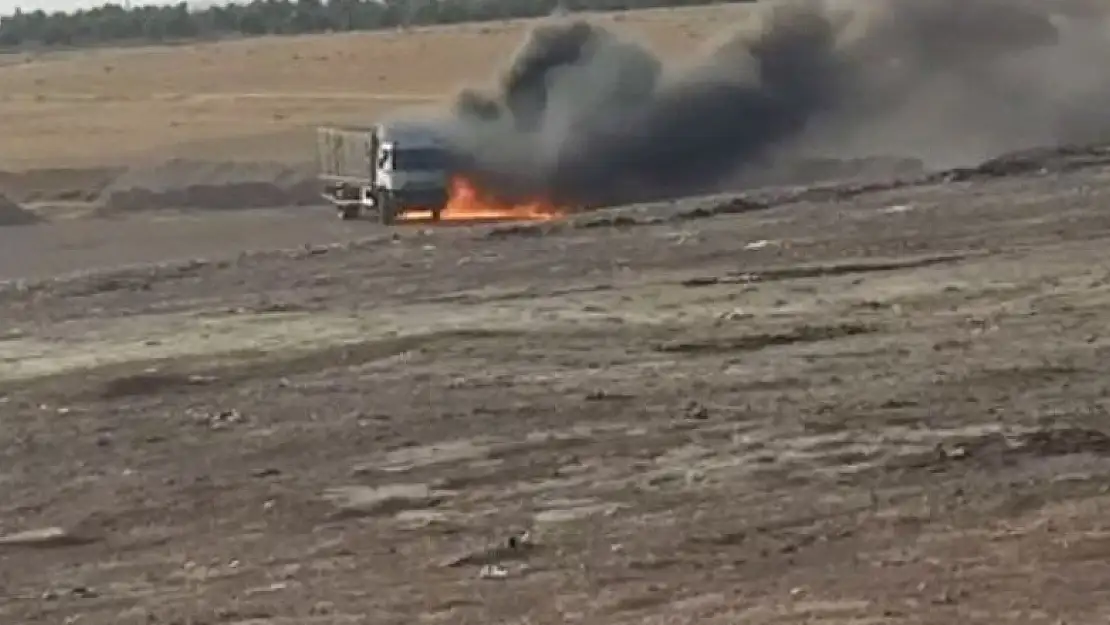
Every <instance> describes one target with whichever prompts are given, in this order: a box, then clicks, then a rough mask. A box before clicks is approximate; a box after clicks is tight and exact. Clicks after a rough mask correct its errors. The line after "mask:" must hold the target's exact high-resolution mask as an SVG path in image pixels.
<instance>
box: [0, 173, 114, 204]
mask: <svg viewBox="0 0 1110 625" xmlns="http://www.w3.org/2000/svg"><path fill="white" fill-rule="evenodd" d="M122 172H123V170H122V169H120V168H111V167H100V168H90V169H70V168H50V169H32V170H27V171H0V191H2V192H3V193H4V195H6V196H8V198H10V199H12V200H14V201H16V202H23V203H27V202H80V201H90V200H93V199H94V198H96V196H97V195H98V194H99V193H100V191H101V190H102V189H104V187H106V186H107V185H108V184H109V183H110V182H112V180H115V179H116V178H117V177H118V176H119V175H120V174H121V173H122Z"/></svg>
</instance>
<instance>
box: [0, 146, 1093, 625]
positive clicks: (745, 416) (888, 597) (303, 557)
mask: <svg viewBox="0 0 1110 625" xmlns="http://www.w3.org/2000/svg"><path fill="white" fill-rule="evenodd" d="M1104 160H1105V158H1104V155H1103V154H1102V153H1101V152H1091V153H1084V154H1080V155H1077V156H1072V157H1067V158H1059V157H1057V158H1056V159H1055V161H1053V162H1052V163H1048V162H1047V161H1046V162H1040V161H1037V160H1035V159H1034V160H1027V161H1026V163H1025V165H1026V166H1025V167H1024V168H1023V171H1022V172H1019V173H1013V174H1012V175H1007V176H986V175H984V176H969V175H967V173H966V172H965V173H957V174H953V175H950V176H946V177H932V178H930V179H928V180H925V181H922V182H920V183H919V184H915V185H888V188H883V187H874V188H870V189H862V188H840V189H831V190H825V191H815V190H810V191H805V192H794V193H786V192H781V191H766V192H763V193H761V194H760V195H757V196H751V197H747V198H739V199H736V198H732V199H730V198H715V199H702V200H687V201H683V202H677V203H672V204H665V205H652V206H640V207H628V208H624V209H620V210H617V211H610V212H603V213H597V214H592V215H585V216H580V217H576V218H574V219H572V220H567V221H562V222H555V223H548V224H542V225H528V224H516V225H500V226H471V227H458V228H440V229H434V230H422V229H420V228H416V227H410V228H398V229H396V230H395V231H392V232H383V231H381V230H377V229H375V228H374V226H372V225H369V224H353V225H343V226H342V227H343V228H351V230H345V231H344V232H343V233H339V232H333V233H331V234H332V235H333V240H337V239H340V238H342V237H343V236H346V237H348V238H349V240H348V241H347V242H345V243H333V244H327V245H324V244H320V245H308V246H290V249H288V250H284V251H280V250H270V251H264V250H263V251H257V252H250V253H240V250H241V245H240V244H239V243H238V242H228V243H226V245H227V248H226V250H223V251H221V250H220V249H218V248H219V247H220V245H219V244H218V243H217V242H214V241H213V239H212V233H214V232H216V231H220V232H226V231H227V227H226V226H227V222H226V221H222V220H226V219H232V218H237V219H243V220H246V219H247V216H249V215H252V214H256V213H250V212H241V213H238V214H236V215H235V216H231V215H224V216H221V217H220V218H217V219H213V220H195V221H190V222H188V224H187V225H184V226H182V227H181V229H180V230H179V239H178V241H179V242H178V243H177V245H178V246H179V247H178V248H177V249H176V250H174V251H172V252H171V251H169V250H167V249H166V240H165V239H157V238H152V237H145V236H143V232H141V231H140V230H139V226H138V225H136V224H142V223H149V228H150V229H151V230H150V231H153V230H154V229H155V228H164V227H165V226H166V225H167V224H166V223H160V224H154V222H153V221H150V222H144V221H142V218H139V217H134V218H129V220H128V221H126V223H127V224H131V225H128V226H127V227H120V228H118V229H117V230H115V231H114V232H115V236H112V232H109V231H107V230H105V231H104V232H102V233H101V234H100V235H98V236H99V237H101V238H100V242H99V243H98V244H96V245H93V244H92V243H90V244H89V248H88V249H85V250H83V251H80V252H79V253H78V252H76V251H72V250H71V251H69V252H66V251H65V250H61V249H60V247H61V246H60V245H57V243H58V242H59V241H60V238H58V237H60V236H61V235H57V237H55V238H51V236H48V235H46V234H42V235H41V236H42V238H41V239H39V243H38V244H37V247H38V248H39V251H40V254H42V255H47V254H51V253H57V255H58V258H59V259H66V258H69V259H70V261H69V262H70V263H71V265H72V266H70V267H63V265H64V264H65V262H63V260H58V261H55V262H56V263H57V264H56V265H54V266H51V267H49V268H44V267H42V266H34V264H33V262H32V261H25V262H26V263H27V264H25V265H24V266H23V267H22V269H26V270H27V271H26V272H25V273H35V272H37V273H40V274H44V275H45V274H50V273H58V272H61V271H63V270H67V269H69V270H77V269H81V270H85V273H84V274H82V275H76V276H56V277H53V278H48V279H32V280H23V281H12V282H8V283H6V284H5V285H4V286H3V288H2V289H0V320H2V321H0V379H2V380H3V382H2V383H0V417H2V418H0V458H2V461H0V484H2V487H3V492H4V493H5V496H4V498H3V499H2V500H0V595H2V600H0V621H3V622H5V623H81V624H84V625H94V624H106V625H107V624H111V625H127V624H131V623H144V624H146V623H167V624H168V623H176V624H185V623H190V624H202V623H203V624H216V623H242V624H246V623H251V624H259V625H261V624H263V623H266V624H279V623H282V624H298V625H300V624H305V623H319V624H340V623H376V624H389V623H397V624H399V625H400V624H405V625H409V624H411V623H417V622H420V623H552V624H555V623H584V624H616V623H668V624H670V623H691V624H692V623H720V624H722V625H723V624H729V625H732V624H735V623H828V624H833V623H836V624H847V623H853V624H861V623H914V624H920V623H935V624H938V625H941V624H943V625H948V624H950V623H983V624H990V625H997V624H999V623H1022V624H1028V623H1044V624H1058V623H1068V624H1073V625H1074V624H1079V623H1092V624H1094V623H1105V622H1106V619H1107V617H1108V616H1110V598H1108V596H1107V594H1106V593H1107V588H1108V584H1110V569H1108V568H1107V566H1106V556H1107V553H1108V549H1110V547H1108V545H1110V542H1108V536H1110V534H1108V523H1107V518H1108V516H1107V510H1108V506H1110V493H1108V487H1107V478H1108V476H1110V434H1108V433H1107V430H1106V427H1107V426H1106V416H1107V408H1108V401H1110V400H1108V397H1110V381H1108V380H1110V377H1108V376H1107V365H1106V363H1107V357H1108V354H1110V351H1108V350H1110V337H1108V336H1107V326H1106V323H1105V319H1106V315H1107V305H1108V304H1110V262H1108V260H1107V256H1106V252H1105V250H1106V245H1107V239H1108V238H1110V216H1108V215H1107V213H1106V211H1105V206H1106V205H1107V202H1108V201H1110V170H1107V169H1106V168H1105V165H1104V164H1103V163H1101V161H1104ZM1049 165H1051V166H1049ZM1011 169H1016V168H1011ZM984 173H995V174H997V173H1003V172H1001V171H1000V170H998V169H990V170H984ZM1011 173H1012V172H1011ZM257 214H258V215H260V217H259V218H258V220H257V221H258V222H259V223H262V222H265V223H266V224H269V225H268V226H265V227H261V226H260V227H257V229H256V230H254V232H253V236H252V239H251V240H252V242H253V246H254V247H257V248H265V247H267V246H271V245H272V246H287V245H290V244H289V243H288V238H283V237H292V236H293V235H291V234H290V233H291V232H299V233H302V235H303V236H305V237H308V236H309V235H308V234H303V233H305V232H306V231H305V230H304V228H305V224H308V223H317V224H319V223H321V220H320V219H318V218H317V216H315V215H302V214H298V213H290V214H287V215H286V216H285V217H284V219H285V221H282V220H281V219H273V218H272V215H265V216H262V214H261V213H257ZM166 219H168V217H167V218H166ZM182 219H186V218H182ZM104 223H114V222H111V221H107V220H106V221H104ZM183 223H184V222H183ZM328 223H330V222H328ZM205 224H209V226H208V228H209V230H207V231H206V229H205ZM279 224H284V225H279ZM65 227H66V226H65V225H61V224H53V225H30V226H25V227H20V228H7V229H4V230H3V231H0V237H3V240H2V241H0V250H3V249H5V248H7V247H8V246H9V245H10V244H12V242H13V241H15V240H16V239H17V238H18V239H24V238H27V237H30V236H32V234H31V233H35V232H39V233H43V232H55V233H57V232H64V231H65V230H64V228H65ZM242 227H243V228H247V227H249V226H248V225H247V224H246V221H244V222H243V226H242ZM335 227H340V226H339V224H335ZM359 227H363V228H364V229H365V230H364V231H362V232H361V233H359V232H358V231H357V228H359ZM322 234H323V233H320V236H321V238H322V239H323V238H324V237H323V236H322ZM311 236H317V235H311ZM188 241H193V242H195V245H196V246H197V248H196V249H197V250H198V251H197V254H198V255H203V256H206V257H207V258H206V259H204V260H196V259H194V260H191V261H175V262H163V263H157V264H146V265H140V266H137V267H132V268H126V269H101V270H96V267H97V266H106V265H110V264H115V263H119V262H135V261H136V259H139V258H142V259H145V260H150V261H153V260H156V259H158V258H160V257H161V258H166V255H167V254H168V255H169V256H175V255H178V254H183V253H185V252H186V251H187V250H186V249H185V247H186V245H187V242H188ZM51 242H54V244H56V247H55V248H51V247H50V245H51ZM74 242H76V239H74ZM67 254H70V255H69V256H67ZM20 257H22V256H20ZM9 262H17V260H14V259H13V260H9V259H7V258H5V270H9V267H12V266H11V265H8V264H7V263H9ZM10 271H11V272H12V273H20V272H19V271H18V270H17V269H10Z"/></svg>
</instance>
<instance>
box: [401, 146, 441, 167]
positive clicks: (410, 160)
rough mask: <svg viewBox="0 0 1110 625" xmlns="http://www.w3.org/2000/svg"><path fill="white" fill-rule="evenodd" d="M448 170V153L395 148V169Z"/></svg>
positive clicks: (431, 149)
mask: <svg viewBox="0 0 1110 625" xmlns="http://www.w3.org/2000/svg"><path fill="white" fill-rule="evenodd" d="M446 168H447V153H446V152H444V151H443V150H437V149H434V148H394V149H393V169H395V170H399V171H434V170H440V169H446Z"/></svg>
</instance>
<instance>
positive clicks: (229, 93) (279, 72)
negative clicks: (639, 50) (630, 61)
mask: <svg viewBox="0 0 1110 625" xmlns="http://www.w3.org/2000/svg"><path fill="white" fill-rule="evenodd" d="M742 11H743V9H742V7H741V8H737V7H736V6H725V7H707V8H695V9H683V10H664V11H641V12H633V13H623V14H601V15H596V16H592V17H591V19H592V20H596V21H597V22H599V23H602V24H605V25H607V26H609V27H611V28H613V29H614V30H615V31H617V32H622V33H625V34H627V35H630V36H637V37H642V38H644V39H646V40H648V41H650V42H651V43H652V44H653V45H655V46H658V47H659V48H660V49H661V50H663V51H664V52H666V53H668V54H675V55H676V57H678V58H681V57H683V56H686V55H688V54H690V53H692V52H694V51H695V50H696V49H698V47H699V46H702V45H703V44H704V41H705V39H706V38H707V37H709V36H711V35H715V34H716V33H718V32H720V30H721V28H722V26H723V25H725V24H727V23H728V22H729V21H730V20H736V19H738V17H739V16H740V15H742ZM535 23H536V21H535V20H517V21H510V22H502V23H492V24H470V25H460V26H456V27H445V28H428V29H419V30H414V31H410V32H380V33H354V34H341V35H319V36H304V37H273V38H258V39H248V40H241V41H230V42H221V43H205V44H197V45H187V46H176V47H159V48H133V49H106V50H99V51H81V52H75V53H66V54H58V53H55V54H51V55H45V56H41V57H33V56H27V57H24V58H22V59H21V62H18V63H17V62H12V63H11V64H8V65H0V117H2V118H3V119H4V125H5V130H4V141H3V143H2V144H0V170H29V169H41V168H48V167H69V168H79V169H85V168H90V167H96V168H100V167H104V166H132V165H145V164H149V162H150V160H151V159H152V158H153V159H155V160H162V159H165V158H167V157H180V158H188V159H197V160H217V161H227V160H231V161H256V160H267V161H269V160H278V161H285V162H292V163H300V162H304V161H310V160H311V159H312V146H313V143H312V135H311V129H312V128H313V127H314V126H316V125H317V124H321V123H355V124H358V123H368V122H371V121H373V120H374V119H375V118H376V117H378V116H379V115H381V114H383V113H385V112H388V111H390V110H395V109H397V107H399V106H411V105H414V104H415V105H420V104H426V103H429V102H435V101H437V100H440V99H441V98H444V97H446V96H450V95H451V94H452V93H454V92H455V91H456V90H457V89H459V88H460V87H462V86H464V85H470V84H475V83H482V82H484V81H486V80H488V79H489V78H490V77H491V76H492V75H493V74H494V73H495V72H496V71H497V70H498V69H500V68H501V67H502V65H503V64H504V63H505V61H506V59H507V58H508V57H509V56H510V55H511V54H512V52H513V51H514V50H515V49H516V48H517V47H518V46H519V45H520V42H521V41H522V39H523V37H524V35H525V33H526V32H527V30H528V29H529V28H530V27H531V26H533V25H534V24H535Z"/></svg>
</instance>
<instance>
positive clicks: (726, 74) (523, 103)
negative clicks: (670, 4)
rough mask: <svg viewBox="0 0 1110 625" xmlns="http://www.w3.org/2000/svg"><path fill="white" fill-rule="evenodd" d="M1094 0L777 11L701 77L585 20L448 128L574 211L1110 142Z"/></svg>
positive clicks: (561, 30)
mask: <svg viewBox="0 0 1110 625" xmlns="http://www.w3.org/2000/svg"><path fill="white" fill-rule="evenodd" d="M1101 5H1102V3H1101V2H1099V0H1072V1H1069V2H1068V3H1067V5H1065V4H1064V2H1063V1H1059V2H1045V1H1037V0H872V1H871V2H859V1H853V0H843V1H842V2H837V1H835V0H783V1H765V2H760V3H757V4H754V5H752V8H751V10H750V14H748V16H747V19H746V20H745V21H744V23H742V24H737V25H735V26H734V27H732V28H730V29H728V32H727V36H726V37H724V38H723V40H722V43H721V44H720V45H718V46H716V47H715V48H714V49H713V50H712V51H711V52H709V53H708V54H706V55H705V56H704V57H702V58H700V59H698V60H696V61H695V62H693V63H690V64H687V65H685V66H681V67H664V63H663V62H662V60H661V59H660V58H658V57H657V55H655V54H653V53H652V51H650V50H649V49H648V48H647V47H645V46H643V45H640V44H638V43H636V42H634V41H629V40H625V39H622V38H620V37H618V36H617V35H615V34H613V33H611V32H609V31H606V30H604V29H603V28H601V27H599V26H596V25H591V24H589V23H586V22H582V21H573V22H559V23H549V24H545V25H541V26H539V27H537V28H536V29H534V30H533V31H532V33H531V34H530V36H529V38H528V39H527V41H526V42H525V43H524V45H523V46H522V47H521V48H520V50H518V52H517V54H516V55H515V57H514V58H513V60H512V62H511V64H510V65H509V67H508V68H507V69H506V70H505V72H504V73H503V75H502V76H501V79H500V81H499V86H498V88H497V90H496V91H495V92H493V93H482V92H479V91H476V90H467V91H464V92H463V93H461V94H460V95H459V96H458V97H457V98H456V99H455V101H454V102H453V103H452V105H451V107H450V111H449V112H448V113H446V114H444V115H443V116H442V117H441V118H440V120H439V121H442V122H443V123H444V124H445V127H446V129H447V133H448V136H449V137H450V138H451V141H452V145H453V146H454V148H455V150H456V152H457V153H458V154H457V155H458V157H459V159H460V163H461V167H463V168H464V169H466V170H467V171H468V172H471V174H472V175H474V176H475V177H477V178H478V179H479V180H480V181H481V182H482V184H484V185H485V186H486V187H488V188H490V189H492V190H494V191H496V192H497V193H499V194H501V195H504V196H507V197H516V196H537V195H541V196H544V197H548V198H551V199H554V200H557V201H560V202H564V203H568V204H576V205H602V204H615V203H626V202H635V201H644V200H650V199H658V198H665V197H674V196H680V195H691V194H698V193H706V192H713V191H718V190H722V189H723V188H725V187H727V186H728V185H729V184H730V182H731V181H735V180H736V178H737V175H738V174H739V173H741V172H743V171H744V170H745V169H746V168H750V167H753V166H755V165H756V164H759V163H766V162H768V161H769V160H774V159H776V158H790V157H791V156H797V155H801V154H815V155H816V154H822V155H834V156H840V157H850V156H870V155H875V154H890V155H897V156H910V157H916V158H921V159H923V160H924V161H926V162H927V163H929V164H932V165H937V166H951V165H960V164H966V163H967V162H968V161H977V160H981V159H983V158H987V157H990V156H994V155H996V154H998V153H1000V152H1002V151H1008V150H1015V149H1020V148H1025V147H1032V146H1035V145H1045V144H1055V143H1062V142H1077V141H1091V140H1094V139H1097V138H1099V137H1100V136H1106V135H1107V133H1108V132H1110V73H1108V72H1107V71H1106V68H1107V67H1110V28H1108V27H1107V24H1108V23H1110V22H1108V20H1107V19H1106V15H1105V12H1104V10H1102V9H1101Z"/></svg>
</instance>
